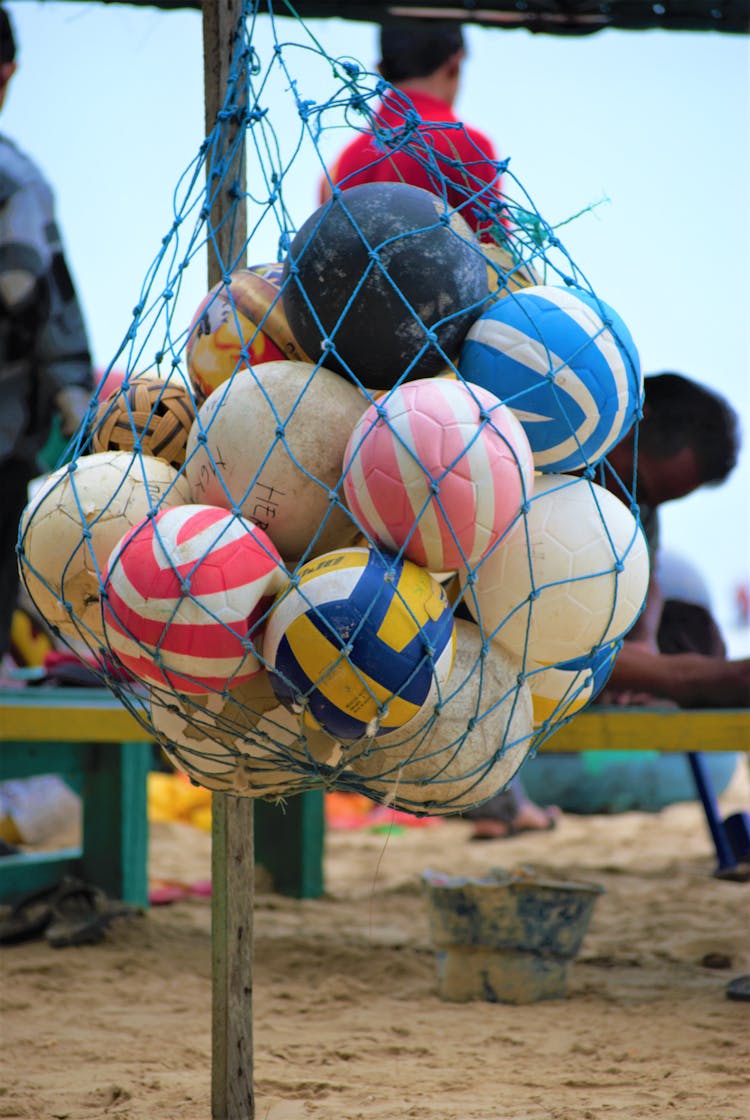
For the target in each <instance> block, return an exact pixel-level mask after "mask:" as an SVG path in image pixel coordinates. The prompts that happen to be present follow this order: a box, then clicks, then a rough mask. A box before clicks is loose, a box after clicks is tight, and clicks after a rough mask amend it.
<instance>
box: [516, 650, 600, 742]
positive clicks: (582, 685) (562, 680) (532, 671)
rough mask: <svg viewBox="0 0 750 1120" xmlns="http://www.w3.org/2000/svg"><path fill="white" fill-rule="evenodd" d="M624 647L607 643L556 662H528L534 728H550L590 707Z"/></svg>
mask: <svg viewBox="0 0 750 1120" xmlns="http://www.w3.org/2000/svg"><path fill="white" fill-rule="evenodd" d="M621 646H622V642H621V641H617V642H608V643H606V644H605V645H603V646H597V648H596V649H594V650H593V651H592V652H591V653H590V654H587V655H586V656H585V657H575V658H572V659H571V660H570V661H560V662H558V663H557V664H556V665H532V664H529V665H527V667H526V672H527V678H526V679H527V683H528V686H529V689H530V691H531V700H532V704H533V709H534V727H535V728H540V727H547V728H549V727H550V726H552V725H553V724H554V725H557V724H559V722H560V721H561V720H563V719H570V717H571V716H574V715H575V714H576V713H577V712H581V711H583V709H584V708H586V707H588V705H589V704H591V703H592V701H593V700H594V699H595V698H596V697H597V696H598V695H599V693H600V692H601V690H602V689H603V688H604V686H605V684H606V683H607V681H608V680H609V677H610V675H611V673H612V670H613V668H614V665H615V660H616V657H617V654H618V652H619V650H620V648H621Z"/></svg>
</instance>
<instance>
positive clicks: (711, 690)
mask: <svg viewBox="0 0 750 1120" xmlns="http://www.w3.org/2000/svg"><path fill="white" fill-rule="evenodd" d="M633 693H640V694H645V695H647V696H649V697H650V698H651V699H653V700H659V699H666V700H671V701H674V702H675V703H676V704H678V705H679V706H680V707H681V708H741V707H746V706H748V705H750V658H743V659H739V660H734V661H733V660H724V659H723V658H721V657H710V656H707V655H705V654H702V653H656V652H653V651H652V650H650V649H647V648H645V647H644V645H643V644H641V643H640V642H631V641H626V642H625V643H624V644H623V647H622V649H621V650H620V652H619V654H618V655H617V660H616V661H615V666H614V669H613V670H612V675H611V676H610V678H609V681H608V682H607V689H606V693H604V694H603V695H602V697H601V698H600V699H601V700H602V702H604V703H607V702H615V703H617V702H618V694H619V697H620V700H619V702H623V698H627V697H628V694H633ZM625 702H627V699H625Z"/></svg>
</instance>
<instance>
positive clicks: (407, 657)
mask: <svg viewBox="0 0 750 1120" xmlns="http://www.w3.org/2000/svg"><path fill="white" fill-rule="evenodd" d="M454 653H455V625H454V621H453V614H452V611H451V607H450V604H449V602H448V600H447V598H446V595H445V592H444V591H443V589H442V587H441V586H440V584H439V583H438V582H437V581H436V580H435V579H433V577H432V576H431V575H430V573H429V572H427V571H426V570H425V569H424V568H420V567H419V566H418V565H416V564H413V563H412V562H411V561H409V560H400V559H397V558H395V557H393V556H390V555H387V554H385V553H379V552H376V551H375V550H371V549H367V548H349V549H337V550H336V551H334V552H328V553H325V554H324V555H322V556H319V557H317V558H316V559H314V560H311V561H309V562H308V563H307V564H303V565H302V566H301V567H300V568H299V569H298V571H297V572H296V574H295V577H294V579H293V581H292V584H291V585H290V586H289V587H288V588H287V590H286V592H284V593H281V594H279V595H278V596H277V599H276V602H275V604H274V606H273V609H272V611H271V613H270V615H269V618H268V623H267V626H266V631H265V635H264V640H263V657H264V660H265V661H266V664H267V666H268V668H269V670H270V673H271V682H272V684H273V687H274V690H275V692H276V694H277V696H278V697H279V699H280V700H281V701H282V702H283V703H284V704H286V705H287V706H290V707H293V708H295V709H299V710H301V711H302V713H303V718H304V722H305V724H306V725H307V726H308V727H312V728H320V729H323V730H324V731H326V732H327V733H328V734H329V735H331V736H333V737H334V738H335V739H337V740H344V741H347V740H348V741H353V740H356V739H360V738H363V737H373V736H377V735H381V734H385V733H387V732H389V731H393V730H395V729H396V728H399V727H403V726H405V725H406V724H407V723H408V722H409V721H410V720H411V719H413V718H414V717H415V716H416V715H418V714H419V712H420V711H421V709H422V707H423V705H424V704H425V703H427V702H428V701H430V698H432V700H433V701H434V699H435V698H436V697H437V696H439V695H440V689H442V688H443V687H444V686H445V682H446V681H447V679H448V676H449V674H450V671H451V667H452V665H453V657H454Z"/></svg>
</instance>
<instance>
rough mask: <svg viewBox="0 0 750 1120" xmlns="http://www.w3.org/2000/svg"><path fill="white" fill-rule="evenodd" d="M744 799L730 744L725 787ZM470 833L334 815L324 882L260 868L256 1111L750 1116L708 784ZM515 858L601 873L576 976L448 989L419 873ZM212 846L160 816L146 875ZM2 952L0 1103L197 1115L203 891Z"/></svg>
mask: <svg viewBox="0 0 750 1120" xmlns="http://www.w3.org/2000/svg"><path fill="white" fill-rule="evenodd" d="M749 805H750V778H749V777H748V771H747V768H746V767H745V766H744V764H743V765H742V766H741V767H740V768H739V769H738V772H737V774H736V775H735V778H734V779H733V781H732V783H731V785H730V787H729V789H728V790H727V792H726V794H725V795H724V796H723V798H722V810H723V812H725V813H728V812H732V811H735V810H737V809H742V808H747V807H748V806H749ZM469 834H470V826H469V825H468V824H467V823H465V822H462V821H445V822H442V823H440V824H439V825H437V826H435V827H430V828H423V829H409V830H406V831H402V832H398V833H397V834H395V835H391V836H389V837H385V836H384V835H382V834H380V833H373V832H362V831H359V832H330V833H329V836H328V839H327V856H326V883H327V894H326V896H325V897H324V898H321V899H316V900H312V901H296V900H291V899H287V898H283V897H280V896H278V895H275V894H273V893H270V892H269V891H267V890H264V889H263V888H262V885H261V889H259V890H258V892H257V896H256V906H255V950H256V951H255V968H254V985H255V991H254V1006H253V1017H254V1046H255V1089H256V1116H257V1117H258V1118H262V1120H306V1118H308V1117H312V1118H317V1120H405V1118H412V1117H415V1118H419V1120H600V1118H601V1120H638V1118H641V1117H659V1118H673V1117H674V1118H677V1120H748V1118H749V1117H750V1062H749V1061H748V1052H749V1049H750V1047H749V1045H748V1042H749V1040H750V1004H747V1003H740V1002H734V1001H730V1000H728V999H727V998H726V984H727V981H728V980H729V979H731V978H732V977H733V976H736V975H737V974H739V973H743V972H750V907H749V905H748V903H749V901H750V885H748V884H739V883H736V882H726V881H721V880H718V879H716V878H714V877H713V876H712V870H713V868H714V865H715V859H714V856H713V849H712V846H711V843H710V840H709V837H708V833H707V829H706V825H705V820H704V818H703V815H702V811H701V809H700V807H699V806H697V805H695V804H682V805H675V806H672V807H670V808H668V809H666V810H663V811H662V812H661V813H659V814H656V815H645V814H639V813H627V814H623V815H620V816H616V817H587V818H582V817H573V816H566V817H565V818H564V819H563V820H562V822H561V823H560V825H559V826H558V828H557V830H556V831H555V832H552V833H546V834H541V833H537V834H527V835H525V836H520V837H516V838H514V839H511V840H503V841H495V842H492V843H482V844H479V843H471V842H470V841H469ZM519 864H526V865H530V866H532V867H535V868H548V869H551V870H553V871H555V872H556V873H558V874H564V875H565V876H567V877H577V878H583V879H585V880H587V881H591V882H595V883H598V884H601V885H602V886H604V887H605V888H606V894H604V895H602V896H601V898H600V899H599V901H598V902H597V906H596V910H595V913H594V917H593V920H592V923H591V926H590V928H589V932H588V935H587V937H586V939H585V941H584V944H583V949H582V951H581V954H580V956H579V957H578V959H577V961H576V962H575V963H574V964H573V965H572V966H571V967H570V973H569V994H568V997H567V998H566V999H560V1000H553V1001H545V1002H539V1003H534V1004H528V1005H525V1006H510V1005H506V1004H490V1003H485V1002H472V1003H468V1004H452V1003H447V1002H445V1001H443V1000H441V999H440V998H439V996H438V995H437V994H436V978H435V959H434V953H433V950H432V947H431V944H430V936H429V929H428V918H427V910H426V905H425V899H424V896H423V894H422V890H421V879H420V877H421V873H422V872H423V871H424V870H425V869H426V868H434V869H439V870H444V871H447V872H455V873H466V874H478V875H481V874H484V873H486V872H487V871H488V870H489V869H490V868H493V867H508V868H509V867H514V866H516V865H519ZM209 870H210V838H209V836H208V834H207V833H205V832H201V831H200V830H198V829H195V828H192V827H190V826H187V825H178V824H160V825H154V826H152V836H151V873H152V875H153V876H154V877H159V878H163V877H177V878H180V879H183V880H188V881H191V880H197V879H202V878H206V877H207V876H208V875H209ZM712 958H713V963H714V965H716V964H723V965H724V967H719V968H717V967H709V964H710V963H711V961H712ZM0 968H1V971H2V984H1V992H2V1020H1V1027H0V1031H1V1034H2V1049H1V1050H0V1064H1V1075H0V1117H2V1118H5V1120H10V1118H24V1120H26V1118H28V1120H51V1118H53V1117H54V1118H57V1120H98V1118H105V1117H106V1118H112V1120H115V1118H117V1120H126V1118H127V1120H205V1118H207V1117H209V1116H210V1084H211V1069H210V1047H211V1011H210V1009H211V959H210V903H209V901H208V900H206V899H192V900H190V901H187V902H179V903H176V904H174V905H170V906H163V907H158V908H152V909H151V911H150V912H149V913H148V914H147V915H146V916H142V917H136V918H133V919H127V920H121V921H118V922H117V923H116V924H115V925H114V926H112V928H111V929H110V931H109V933H108V935H107V938H106V939H105V940H104V941H103V942H102V943H100V944H99V945H96V946H92V947H87V948H78V949H63V950H55V949H52V948H50V947H49V946H48V945H47V944H46V943H45V942H44V941H43V940H38V941H33V942H29V943H27V944H25V945H21V946H16V947H13V948H6V949H5V950H3V951H2V956H1V957H0Z"/></svg>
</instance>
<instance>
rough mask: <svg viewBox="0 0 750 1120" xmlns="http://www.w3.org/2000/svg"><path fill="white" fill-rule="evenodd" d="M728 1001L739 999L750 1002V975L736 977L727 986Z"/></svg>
mask: <svg viewBox="0 0 750 1120" xmlns="http://www.w3.org/2000/svg"><path fill="white" fill-rule="evenodd" d="M727 999H738V1000H742V1001H743V1002H745V1001H747V1000H750V973H749V974H748V975H747V976H736V977H735V978H734V980H730V981H729V983H728V984H727Z"/></svg>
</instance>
